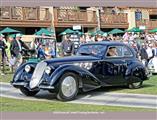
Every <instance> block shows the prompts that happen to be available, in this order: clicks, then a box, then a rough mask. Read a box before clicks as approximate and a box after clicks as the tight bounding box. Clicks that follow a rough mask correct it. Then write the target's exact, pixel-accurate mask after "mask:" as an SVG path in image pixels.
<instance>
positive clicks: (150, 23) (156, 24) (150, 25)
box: [136, 20, 157, 30]
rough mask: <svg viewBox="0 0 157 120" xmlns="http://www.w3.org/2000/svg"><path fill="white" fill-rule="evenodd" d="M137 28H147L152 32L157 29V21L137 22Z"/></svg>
mask: <svg viewBox="0 0 157 120" xmlns="http://www.w3.org/2000/svg"><path fill="white" fill-rule="evenodd" d="M136 26H137V27H139V26H146V29H148V30H152V29H154V28H156V27H157V20H142V21H136Z"/></svg>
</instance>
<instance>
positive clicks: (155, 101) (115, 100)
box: [0, 83, 157, 109]
mask: <svg viewBox="0 0 157 120" xmlns="http://www.w3.org/2000/svg"><path fill="white" fill-rule="evenodd" d="M0 91H1V94H0V96H1V97H9V98H16V99H24V100H37V101H55V100H56V98H55V94H53V93H49V92H47V91H40V92H39V93H38V94H37V95H36V96H35V97H28V96H25V95H23V94H22V93H21V92H20V91H19V90H18V89H16V88H14V87H12V86H11V85H10V84H8V83H0ZM68 103H79V104H95V105H109V106H126V107H139V108H153V109H157V95H144V94H126V93H113V92H108V93H105V92H102V91H101V92H100V91H92V92H88V93H87V94H80V95H78V97H77V98H76V100H73V101H70V102H68Z"/></svg>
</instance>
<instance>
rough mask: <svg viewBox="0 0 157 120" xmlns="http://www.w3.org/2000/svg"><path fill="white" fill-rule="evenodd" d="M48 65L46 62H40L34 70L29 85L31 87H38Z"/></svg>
mask: <svg viewBox="0 0 157 120" xmlns="http://www.w3.org/2000/svg"><path fill="white" fill-rule="evenodd" d="M46 67H47V63H46V62H39V63H38V64H37V66H36V68H35V70H34V72H33V75H32V78H31V81H30V84H29V87H30V88H31V89H33V88H35V87H37V86H38V85H39V83H40V81H41V78H42V76H43V73H44V71H45V68H46Z"/></svg>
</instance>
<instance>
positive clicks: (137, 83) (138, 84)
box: [128, 81, 143, 89]
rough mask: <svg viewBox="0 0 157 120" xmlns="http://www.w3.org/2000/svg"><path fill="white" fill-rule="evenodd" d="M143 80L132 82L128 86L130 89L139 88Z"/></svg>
mask: <svg viewBox="0 0 157 120" xmlns="http://www.w3.org/2000/svg"><path fill="white" fill-rule="evenodd" d="M142 84H143V81H141V82H136V83H130V84H129V85H128V86H129V88H130V89H138V88H140V87H142Z"/></svg>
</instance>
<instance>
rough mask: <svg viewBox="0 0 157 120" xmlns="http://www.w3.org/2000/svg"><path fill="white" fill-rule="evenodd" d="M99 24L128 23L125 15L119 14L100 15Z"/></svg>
mask: <svg viewBox="0 0 157 120" xmlns="http://www.w3.org/2000/svg"><path fill="white" fill-rule="evenodd" d="M101 22H102V23H103V24H115V23H116V24H118V23H119V24H122V23H128V20H127V14H124V13H121V14H105V13H102V14H101Z"/></svg>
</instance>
